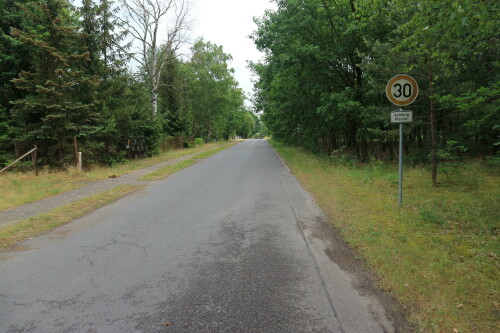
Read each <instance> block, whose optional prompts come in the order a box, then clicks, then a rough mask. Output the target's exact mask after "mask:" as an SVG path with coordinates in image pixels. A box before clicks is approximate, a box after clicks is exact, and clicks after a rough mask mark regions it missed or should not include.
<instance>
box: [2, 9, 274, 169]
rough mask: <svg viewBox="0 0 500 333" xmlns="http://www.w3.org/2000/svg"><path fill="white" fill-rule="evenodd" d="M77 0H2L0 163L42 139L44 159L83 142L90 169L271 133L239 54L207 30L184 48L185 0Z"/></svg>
mask: <svg viewBox="0 0 500 333" xmlns="http://www.w3.org/2000/svg"><path fill="white" fill-rule="evenodd" d="M73 3H74V2H73V1H68V0H47V1H31V0H0V169H1V168H3V167H4V166H6V165H8V164H9V163H10V162H12V161H14V160H15V159H16V158H18V157H20V156H22V155H23V154H24V153H26V152H28V151H30V150H31V149H32V148H33V147H34V146H35V145H36V146H37V147H38V149H37V155H36V156H37V162H38V166H39V167H44V166H49V167H57V168H64V167H65V166H66V165H74V164H76V163H77V159H78V158H77V151H80V152H82V154H83V165H84V167H90V166H92V165H114V164H118V163H121V162H123V161H124V160H125V159H127V158H130V157H131V156H132V155H135V154H137V152H138V151H139V152H140V155H141V156H154V155H157V154H158V153H160V150H161V147H162V144H163V142H165V141H169V140H170V141H175V142H176V143H177V146H178V147H181V146H183V147H189V146H191V145H194V144H195V142H194V140H203V141H204V142H213V141H220V140H228V139H230V138H235V137H241V138H250V137H252V136H253V135H254V134H256V133H262V132H265V128H262V126H261V123H260V119H259V117H258V116H257V115H255V114H254V113H253V112H252V111H251V110H250V109H249V108H248V107H247V106H246V104H245V99H246V97H245V94H244V92H243V91H242V89H241V88H240V87H239V86H238V82H237V81H236V79H235V77H234V70H233V69H232V68H231V67H230V64H231V59H232V58H231V55H230V54H228V53H226V52H224V49H223V47H222V46H220V45H216V44H214V43H211V42H210V41H207V40H203V39H201V38H197V39H195V40H194V44H192V45H191V46H192V47H191V48H190V50H189V51H187V50H188V47H187V42H188V41H187V39H186V36H187V35H188V33H187V32H188V31H187V30H188V28H189V24H187V22H189V21H190V18H189V16H188V12H189V7H190V5H189V1H186V0H174V1H168V2H162V1H146V2H144V1H135V0H134V1H132V0H131V1H125V0H121V1H118V0H117V1H112V0H83V1H79V2H75V3H74V4H73ZM160 12H161V13H162V14H161V15H159V14H158V13H160ZM137 15H142V17H140V18H139V17H137ZM130 22H136V23H137V22H143V23H144V25H143V26H140V27H139V26H136V25H135V24H134V25H129V23H130ZM141 29H144V30H141ZM137 31H144V36H147V37H145V38H146V39H143V38H142V35H141V36H138V35H137ZM159 31H163V34H162V36H159V33H158V32H159ZM193 37H194V36H193ZM162 38H163V39H162ZM132 40H135V43H131V41H132ZM181 46H182V48H181ZM181 49H182V50H183V51H182V53H183V54H182V55H181V54H180V53H181V51H180V50H181ZM131 68H134V69H135V72H132V71H131ZM264 134H265V133H264ZM195 138H196V139H195ZM26 160H27V159H26ZM26 160H25V161H26ZM28 166H29V163H28V162H26V163H24V167H25V168H28Z"/></svg>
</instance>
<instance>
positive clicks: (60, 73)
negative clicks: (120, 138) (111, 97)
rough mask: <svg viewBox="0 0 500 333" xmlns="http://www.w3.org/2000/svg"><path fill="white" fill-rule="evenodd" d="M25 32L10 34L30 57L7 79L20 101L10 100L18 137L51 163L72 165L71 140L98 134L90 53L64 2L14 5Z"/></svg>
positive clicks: (60, 0)
mask: <svg viewBox="0 0 500 333" xmlns="http://www.w3.org/2000/svg"><path fill="white" fill-rule="evenodd" d="M20 9H21V10H22V12H23V13H24V15H25V16H26V19H27V22H28V24H27V26H26V27H25V29H23V30H21V29H16V28H13V29H12V30H11V35H12V36H13V37H14V38H16V39H17V40H19V41H20V42H22V43H23V44H24V45H25V46H26V48H27V49H28V50H29V52H30V55H31V57H32V59H33V60H32V62H33V63H32V67H31V69H30V70H29V71H22V72H20V73H19V76H18V78H16V79H14V80H12V82H13V83H14V84H15V85H16V87H17V88H19V89H22V90H24V91H26V93H27V95H26V97H24V98H22V99H19V100H16V101H13V102H12V103H13V104H14V118H15V121H16V122H17V125H18V128H19V129H20V131H18V133H17V135H18V137H21V138H22V140H24V141H30V142H31V143H36V144H37V146H39V147H40V149H41V150H42V151H43V152H44V154H42V156H45V157H46V158H47V160H46V161H45V162H49V163H52V164H60V165H61V164H63V163H65V162H69V161H73V155H72V152H73V146H72V144H73V138H74V137H80V138H86V137H89V136H92V135H94V134H95V132H97V131H98V130H99V127H98V125H99V123H98V118H99V116H98V114H97V113H96V112H95V110H94V108H93V107H94V98H95V91H96V88H97V86H98V84H99V79H98V78H97V77H96V76H95V75H90V74H89V73H88V68H87V64H88V63H89V61H90V60H91V59H90V54H89V52H88V51H87V50H86V47H85V46H84V43H83V37H84V35H83V34H82V33H80V32H79V31H78V29H77V24H76V23H77V21H76V16H75V13H74V10H73V9H72V7H71V6H70V5H69V3H68V2H67V1H64V0H50V1H47V2H36V3H29V4H27V5H20Z"/></svg>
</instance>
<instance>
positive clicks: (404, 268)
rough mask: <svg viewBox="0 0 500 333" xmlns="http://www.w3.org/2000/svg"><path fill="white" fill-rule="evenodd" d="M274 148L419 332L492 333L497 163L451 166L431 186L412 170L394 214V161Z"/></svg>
mask: <svg viewBox="0 0 500 333" xmlns="http://www.w3.org/2000/svg"><path fill="white" fill-rule="evenodd" d="M270 142H271V144H272V146H273V147H274V148H275V149H276V150H277V152H278V153H279V154H280V156H281V157H282V158H283V159H284V161H285V162H286V163H287V165H288V166H289V167H290V169H291V171H292V173H293V174H294V175H295V176H296V177H297V178H298V179H299V180H300V182H301V184H302V185H303V186H304V187H305V188H306V189H307V190H308V191H310V192H311V193H312V195H313V196H314V197H315V199H316V200H317V202H318V204H319V205H320V206H321V207H322V209H323V210H324V211H325V212H326V213H327V214H328V215H329V217H330V219H331V222H332V224H333V225H334V226H335V227H336V228H337V229H338V230H339V231H340V232H341V234H342V235H343V237H344V238H345V240H346V241H348V242H349V244H350V245H351V246H352V247H353V248H355V249H356V250H357V251H358V253H359V254H360V255H361V256H363V257H364V258H366V261H367V263H368V265H369V266H370V269H371V270H372V271H373V272H374V273H375V274H376V276H377V277H378V282H379V284H380V287H381V288H383V290H386V291H387V292H388V293H390V294H392V295H393V296H394V297H396V299H397V300H398V301H399V302H400V303H401V304H402V305H403V306H404V307H406V308H407V309H408V310H409V312H410V320H411V321H412V322H413V323H414V324H415V325H416V327H417V328H418V329H419V331H423V332H498V323H499V319H500V316H499V315H500V313H499V310H500V309H499V301H500V298H499V296H500V294H499V287H500V285H499V282H498V277H499V276H500V275H499V273H500V271H499V267H500V266H499V265H500V242H499V240H498V237H499V234H498V232H499V227H500V222H499V219H498V208H499V202H500V186H499V184H500V172H499V168H498V166H492V165H490V164H488V163H486V162H485V161H484V160H477V159H476V160H469V161H462V162H461V163H455V164H448V168H449V169H450V170H449V173H448V175H447V176H446V177H442V179H441V180H440V183H439V185H438V186H437V187H436V186H433V184H432V180H431V179H430V178H429V177H428V175H429V168H430V167H410V166H408V167H406V169H405V176H404V188H403V190H404V197H403V206H402V207H401V209H398V204H397V202H398V169H397V165H395V164H386V163H383V162H380V161H373V162H372V163H369V164H360V163H357V162H355V160H354V159H349V158H347V157H346V156H338V155H333V156H331V157H325V156H319V155H316V154H312V153H309V152H306V151H305V150H303V149H301V148H296V147H291V146H288V145H285V144H282V143H279V142H277V141H273V140H271V141H270Z"/></svg>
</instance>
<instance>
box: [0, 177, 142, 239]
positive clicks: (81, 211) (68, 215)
mask: <svg viewBox="0 0 500 333" xmlns="http://www.w3.org/2000/svg"><path fill="white" fill-rule="evenodd" d="M138 188H140V186H132V185H123V186H118V187H115V188H114V189H111V190H109V191H105V192H102V193H99V194H95V195H92V196H89V197H87V198H84V199H81V200H79V201H76V202H73V203H71V204H68V205H65V206H62V207H59V208H56V209H54V210H52V211H51V212H49V213H47V214H41V215H38V216H35V217H32V218H30V219H27V220H25V221H22V222H19V223H15V224H9V225H6V226H4V227H0V249H5V248H7V247H10V246H12V245H14V244H17V243H19V242H21V241H23V240H26V239H28V238H31V237H35V236H37V235H40V234H42V233H44V232H47V231H50V230H52V229H54V228H56V227H58V226H60V225H63V224H66V223H68V222H71V221H73V220H75V219H77V218H79V217H82V216H84V215H87V214H89V213H90V212H92V211H94V210H96V209H98V208H100V207H102V206H105V205H107V204H109V203H111V202H113V201H116V200H118V199H120V198H122V197H124V196H125V195H127V194H130V193H132V192H134V191H136V190H137V189H138Z"/></svg>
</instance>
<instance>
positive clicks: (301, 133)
mask: <svg viewBox="0 0 500 333" xmlns="http://www.w3.org/2000/svg"><path fill="white" fill-rule="evenodd" d="M274 2H275V3H276V6H277V9H276V10H274V11H267V12H266V13H265V14H264V15H263V16H262V17H260V18H257V19H256V20H255V21H256V23H257V25H258V28H257V30H256V31H255V32H254V33H253V34H252V36H251V37H252V38H253V40H254V42H255V44H256V45H257V47H258V48H259V50H261V51H262V52H264V53H265V56H264V58H263V59H262V61H260V62H256V63H252V64H251V66H252V69H253V71H254V73H255V74H256V76H257V77H258V80H257V82H256V84H255V90H256V92H255V93H256V97H255V105H256V109H257V110H259V111H261V112H263V121H264V122H265V123H266V126H267V127H268V128H269V130H270V131H271V132H272V135H273V137H274V138H276V139H279V140H280V141H283V142H285V143H288V144H293V145H297V146H301V147H304V148H305V149H307V150H310V151H313V152H317V153H320V154H324V155H327V156H330V157H334V158H344V159H346V158H349V159H351V160H355V161H357V162H368V161H370V160H372V159H376V160H381V161H394V160H395V159H397V152H398V142H399V141H398V140H399V129H398V125H397V124H391V123H390V111H392V110H395V109H397V107H396V106H395V105H392V104H391V103H390V102H389V100H388V99H387V96H385V87H386V84H387V82H388V81H389V80H390V79H391V77H393V76H395V75H396V74H399V73H405V74H409V75H411V76H412V77H413V78H415V79H416V81H417V82H418V85H419V88H420V92H419V96H418V97H417V99H416V101H415V102H414V103H413V104H411V105H409V106H408V107H405V110H412V111H413V122H412V123H410V124H407V125H405V134H404V142H405V146H404V152H405V159H406V161H408V163H410V164H411V165H431V166H432V178H433V182H434V183H436V173H437V169H438V168H437V166H438V163H439V162H442V161H453V160H457V159H461V158H463V157H467V156H474V157H482V158H485V159H486V160H487V161H488V162H490V163H492V164H498V162H499V158H500V157H499V155H498V154H499V153H498V152H499V150H498V147H499V146H500V136H499V134H500V118H499V100H498V96H499V92H500V81H499V78H500V71H499V65H500V63H499V52H500V44H499V36H500V35H499V23H498V22H500V20H499V19H500V17H499V9H500V8H499V7H500V4H499V2H498V1H493V0H485V1H474V0H422V1H402V0H358V1H356V0H275V1H274Z"/></svg>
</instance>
